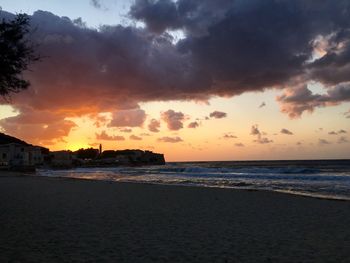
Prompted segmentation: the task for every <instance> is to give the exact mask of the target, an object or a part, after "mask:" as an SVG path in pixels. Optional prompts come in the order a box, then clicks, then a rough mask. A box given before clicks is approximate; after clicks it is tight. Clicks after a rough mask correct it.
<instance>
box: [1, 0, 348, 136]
mask: <svg viewBox="0 0 350 263" xmlns="http://www.w3.org/2000/svg"><path fill="white" fill-rule="evenodd" d="M93 2H95V3H96V4H97V7H98V6H99V3H100V2H99V1H93ZM349 13H350V2H349V1H346V0H338V1H333V0H324V1H322V2H321V1H316V0H311V1H303V0H295V1H289V0H266V1H260V0H259V1H258V0H244V1H243V0H236V1H231V0H201V1H200V0H178V1H170V0H162V1H156V0H137V1H136V2H135V4H134V5H132V7H131V9H130V12H129V16H130V17H132V18H133V19H135V20H139V21H143V22H144V23H145V24H146V28H142V27H135V26H121V25H117V26H107V25H105V26H101V27H100V29H98V30H96V29H91V28H87V27H85V26H84V21H82V20H81V19H80V20H79V19H78V20H71V19H69V18H67V17H59V16H56V15H54V14H52V13H49V12H44V11H37V12H35V13H34V14H33V16H32V17H31V25H32V27H33V28H36V30H35V31H34V33H33V34H32V35H31V39H32V40H33V41H34V42H35V44H38V53H39V54H40V55H41V56H42V57H43V59H42V61H40V62H38V63H35V64H34V65H32V66H31V71H28V72H27V73H26V77H27V78H28V79H29V80H30V81H31V83H32V86H31V88H30V89H29V90H28V91H25V92H22V93H20V94H18V95H16V96H14V97H13V106H14V107H15V108H16V109H19V110H20V111H21V112H23V111H22V110H21V109H24V108H30V109H31V110H33V111H35V112H50V113H52V114H57V113H60V114H62V116H63V117H62V119H61V120H62V121H63V120H65V118H66V117H68V118H69V117H77V116H82V115H84V114H91V113H95V114H97V113H99V112H117V111H118V110H129V109H134V108H138V104H139V103H140V102H147V101H161V100H208V99H209V98H211V97H212V96H217V95H218V96H234V95H238V94H241V93H244V92H247V91H263V90H265V89H266V88H271V87H273V88H284V87H286V86H288V87H289V89H288V90H286V92H288V94H287V93H285V94H283V95H281V96H280V97H279V101H280V103H281V109H282V111H283V112H285V113H287V114H289V116H291V117H298V116H300V115H301V114H302V113H303V112H304V111H310V112H312V111H313V110H314V109H315V108H317V107H324V106H329V105H335V104H339V103H341V102H343V101H348V100H349V98H350V88H348V84H347V83H349V82H350V74H349V73H350V70H349V69H350V62H349V61H350V41H349V40H350V34H349V32H350V30H349V29H350V19H349ZM0 16H2V17H4V16H6V17H10V16H11V14H9V13H6V12H1V14H0ZM169 30H182V31H183V32H184V38H183V39H182V40H180V41H179V42H177V43H174V42H173V38H172V36H171V35H169V34H168V31H169ZM315 52H316V53H317V52H318V54H319V57H315V56H314V57H313V55H314V54H315ZM295 79H298V80H299V82H301V83H297V84H295V85H292V86H290V85H289V83H290V82H291V80H294V81H295ZM311 80H316V81H320V82H322V83H324V84H325V85H327V86H326V88H327V89H328V93H327V94H326V95H317V94H312V93H311V94H310V93H309V92H308V91H307V90H304V91H303V90H300V89H298V87H299V86H300V85H301V84H306V83H307V82H308V81H311ZM341 87H342V88H341ZM306 89H307V88H306ZM300 92H301V93H300ZM298 96H299V97H298ZM17 124H18V125H20V123H17ZM4 129H5V131H6V132H11V129H10V127H9V126H7V128H4ZM8 129H9V130H8Z"/></svg>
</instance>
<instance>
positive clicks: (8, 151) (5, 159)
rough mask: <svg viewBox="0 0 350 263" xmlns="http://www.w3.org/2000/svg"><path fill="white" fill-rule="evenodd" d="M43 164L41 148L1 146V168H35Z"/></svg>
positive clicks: (17, 145)
mask: <svg viewBox="0 0 350 263" xmlns="http://www.w3.org/2000/svg"><path fill="white" fill-rule="evenodd" d="M42 163H43V155H42V153H41V147H37V146H32V145H24V144H19V143H9V144H2V145H0V165H1V166H9V167H12V166H35V165H40V164H42Z"/></svg>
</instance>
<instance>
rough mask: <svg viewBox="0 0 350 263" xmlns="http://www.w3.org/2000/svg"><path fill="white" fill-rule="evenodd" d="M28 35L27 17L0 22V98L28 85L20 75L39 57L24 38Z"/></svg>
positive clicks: (23, 15)
mask: <svg viewBox="0 0 350 263" xmlns="http://www.w3.org/2000/svg"><path fill="white" fill-rule="evenodd" d="M28 33H29V17H28V16H27V15H26V14H18V15H17V16H16V18H15V19H14V20H12V21H7V20H5V19H3V20H2V21H1V22H0V96H2V97H3V98H5V99H6V98H9V96H10V95H11V93H17V92H20V91H22V90H25V89H27V88H28V86H29V85H30V83H29V81H27V80H25V79H23V76H22V73H23V71H25V70H26V69H28V65H29V64H30V63H31V62H33V61H36V60H38V59H39V57H38V56H37V55H35V53H34V49H33V46H32V45H31V43H30V41H29V40H28V39H27V38H26V35H27V34H28Z"/></svg>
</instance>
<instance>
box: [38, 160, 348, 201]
mask: <svg viewBox="0 0 350 263" xmlns="http://www.w3.org/2000/svg"><path fill="white" fill-rule="evenodd" d="M37 173H38V175H40V176H49V177H70V178H79V179H90V180H104V181H118V182H136V183H153V184H167V185H168V184H172V185H185V186H199V187H220V188H235V189H249V190H264V191H277V192H285V193H290V194H296V195H305V196H310V197H318V198H331V199H341V200H350V160H312V161H230V162H187V163H186V162H181V163H180V162H179V163H167V164H166V165H162V166H142V167H113V168H111V167H108V168H107V167H106V168H76V169H71V170H43V169H42V170H38V172H37Z"/></svg>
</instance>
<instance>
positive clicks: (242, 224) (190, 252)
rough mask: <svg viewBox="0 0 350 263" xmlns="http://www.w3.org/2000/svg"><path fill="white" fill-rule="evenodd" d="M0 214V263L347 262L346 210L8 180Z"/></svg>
mask: <svg viewBox="0 0 350 263" xmlns="http://www.w3.org/2000/svg"><path fill="white" fill-rule="evenodd" d="M0 211H2V213H0V223H1V225H2V226H3V227H2V228H1V230H0V233H1V235H0V261H2V262H7V261H21V262H26V261H55V262H58V261H60V262H62V261H66V262H68V261H69V262H70V261H74V260H75V261H77V262H84V261H88V260H92V261H98V260H100V261H129V262H149V261H159V262H164V261H197V262H199V261H211V262H213V261H215V262H217V261H220V262H225V260H226V261H228V262H236V261H241V262H254V261H255V262H256V261H258V262H268V261H275V262H276V261H283V262H295V261H303V262H305V261H309V262H329V261H334V262H346V261H349V260H350V252H348V251H347V248H348V247H349V246H350V227H349V225H350V203H349V202H335V201H334V200H326V199H316V198H308V197H302V196H296V195H290V194H283V193H276V192H269V191H266V192H264V191H245V190H236V189H219V188H202V187H182V186H169V185H156V184H139V183H124V182H123V183H119V182H107V181H97V180H96V181H93V180H85V179H82V180H81V179H71V178H48V177H40V176H21V175H20V176H12V175H9V176H2V177H0Z"/></svg>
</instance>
